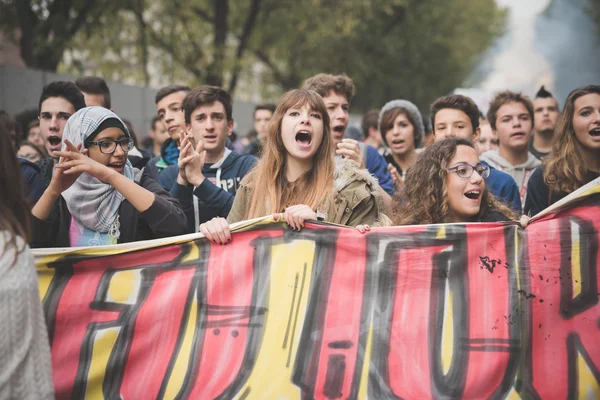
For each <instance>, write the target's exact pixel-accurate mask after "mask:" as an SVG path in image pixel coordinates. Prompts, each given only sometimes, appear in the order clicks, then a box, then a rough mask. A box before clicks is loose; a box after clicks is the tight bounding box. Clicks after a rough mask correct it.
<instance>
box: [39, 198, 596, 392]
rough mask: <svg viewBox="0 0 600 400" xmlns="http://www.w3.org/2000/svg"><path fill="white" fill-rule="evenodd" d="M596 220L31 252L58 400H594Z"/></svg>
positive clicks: (267, 222) (589, 216)
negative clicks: (224, 243)
mask: <svg viewBox="0 0 600 400" xmlns="http://www.w3.org/2000/svg"><path fill="white" fill-rule="evenodd" d="M599 208H600V190H598V188H597V187H594V188H593V189H590V190H587V191H585V192H583V193H581V194H578V195H577V196H575V198H574V199H571V200H569V201H567V202H566V204H562V203H561V204H560V205H559V206H557V207H555V208H554V209H552V210H549V211H548V212H547V213H546V214H545V215H542V216H540V217H539V218H537V219H536V220H534V221H533V222H532V223H531V224H530V225H529V226H528V227H527V228H526V229H522V228H520V227H519V226H518V225H517V224H516V223H485V224H483V223H482V224H446V225H428V226H409V227H393V228H381V229H373V230H372V231H371V232H370V233H367V234H364V235H362V234H360V233H359V232H358V231H356V230H355V229H350V228H344V227H339V226H333V225H327V224H317V223H309V224H307V227H306V229H304V230H303V231H301V232H294V231H292V230H291V229H288V228H287V227H286V225H285V224H284V223H281V222H274V221H273V219H271V218H265V219H262V220H260V221H253V222H250V223H243V224H241V225H240V226H238V229H237V233H235V234H234V235H233V240H232V242H231V243H230V244H228V245H225V246H222V245H216V244H210V243H208V242H207V241H206V240H205V239H203V238H202V237H201V236H199V235H188V236H185V237H177V238H171V239H168V240H163V241H153V242H141V243H134V244H130V245H119V246H112V247H104V248H85V249H66V250H61V251H55V250H44V251H36V255H37V264H38V271H39V277H40V292H41V297H42V299H43V303H44V311H45V314H46V318H47V323H48V332H49V336H50V342H51V346H52V365H53V377H54V384H55V390H56V396H57V398H58V399H70V398H90V399H96V398H107V399H115V398H121V399H125V400H127V399H154V398H159V399H176V398H191V399H312V398H315V399H337V398H359V399H364V398H370V399H425V398H464V399H482V398H497V399H519V398H522V399H535V398H539V399H589V398H600V384H599V382H600V373H599V370H600V340H598V338H599V337H600V336H599V331H600V306H599V305H598V295H599V292H598V288H599V285H598V283H599V282H598V281H599V280H598V273H597V265H598V260H599V255H598V231H599V230H600V213H599Z"/></svg>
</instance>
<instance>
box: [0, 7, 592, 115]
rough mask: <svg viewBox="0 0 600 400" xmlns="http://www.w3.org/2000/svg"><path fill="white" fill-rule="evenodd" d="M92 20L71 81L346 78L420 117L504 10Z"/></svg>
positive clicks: (70, 45) (266, 94)
mask: <svg viewBox="0 0 600 400" xmlns="http://www.w3.org/2000/svg"><path fill="white" fill-rule="evenodd" d="M0 1H2V0H0ZM38 1H40V2H41V0H38ZM54 1H55V2H61V0H54ZM62 1H65V2H66V0H62ZM596 1H598V0H596ZM67 3H73V4H76V3H77V1H76V0H72V1H71V2H67ZM89 12H90V13H91V14H88V15H94V20H93V23H91V24H86V25H85V26H84V28H79V29H77V30H76V33H75V34H74V36H73V37H72V38H70V40H69V41H65V43H66V44H65V45H64V47H65V48H67V51H66V55H67V56H66V57H63V58H62V60H63V62H62V64H61V67H60V69H61V70H63V71H65V72H71V73H77V74H81V73H84V72H85V73H97V74H101V75H103V76H105V77H106V78H108V79H113V80H120V81H124V82H128V83H138V84H139V83H142V84H146V85H148V84H151V85H153V86H160V85H164V84H169V83H173V82H180V83H184V82H185V83H189V84H191V85H198V84H213V85H220V86H223V87H225V88H226V89H228V90H229V91H231V92H234V91H235V90H236V88H238V87H239V86H240V82H247V81H249V80H253V79H255V78H256V79H255V80H258V81H260V82H261V84H262V85H261V86H262V96H260V97H262V98H265V99H271V100H275V99H276V98H277V97H278V96H279V95H281V93H282V92H283V91H285V90H288V89H289V88H292V87H297V86H299V85H300V84H301V83H302V81H303V80H304V79H305V78H307V77H308V76H311V75H313V74H316V73H318V72H330V73H342V72H345V73H347V74H348V75H349V76H350V77H351V78H352V79H353V80H354V81H355V83H356V85H357V96H356V98H355V101H354V108H353V109H354V110H355V111H361V110H366V109H368V108H372V107H380V106H382V105H383V104H384V103H385V102H386V101H388V100H391V99H393V98H406V99H409V100H412V101H413V102H415V103H416V104H417V105H418V106H419V107H421V108H422V109H423V108H424V107H426V106H427V105H428V104H429V103H430V102H431V101H432V100H434V99H435V98H436V97H437V96H440V95H443V94H446V93H448V92H450V91H452V90H453V89H454V88H455V87H457V86H460V85H462V83H463V82H464V81H465V79H466V78H467V76H468V75H469V74H470V73H471V71H472V70H473V68H474V66H475V65H476V64H477V62H478V61H480V57H481V55H482V54H483V53H484V51H485V50H486V49H487V48H489V46H490V45H491V44H492V42H493V41H494V40H495V39H496V38H497V37H498V36H499V35H500V34H501V33H502V32H503V27H504V21H505V17H506V13H505V11H504V10H501V9H499V8H498V7H497V5H496V1H495V0H480V1H477V2H474V1H471V0H453V1H443V2H441V1H438V0H305V1H301V2H300V1H297V0H236V1H231V0H165V1H161V0H123V1H108V2H103V8H102V10H101V12H100V11H95V14H94V13H93V12H92V11H89ZM70 15H76V13H75V12H73V13H72V14H70ZM72 24H73V22H72ZM63 53H65V51H62V52H59V54H63ZM257 74H258V77H257ZM243 89H244V90H248V89H247V87H243ZM240 94H244V93H238V97H244V96H239V95H240Z"/></svg>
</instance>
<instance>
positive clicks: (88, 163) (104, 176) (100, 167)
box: [54, 140, 118, 186]
mask: <svg viewBox="0 0 600 400" xmlns="http://www.w3.org/2000/svg"><path fill="white" fill-rule="evenodd" d="M65 144H66V145H67V148H68V151H55V152H54V154H56V155H57V156H59V157H63V158H65V159H66V160H64V161H63V162H59V163H58V164H57V165H56V168H57V169H60V170H61V171H62V173H63V175H69V176H71V177H75V179H73V181H72V182H71V184H72V183H73V182H75V180H76V179H77V178H78V177H79V176H80V175H81V174H82V173H84V172H86V173H88V174H90V175H91V176H93V177H95V178H97V179H99V180H100V181H102V182H104V183H109V180H110V178H111V177H112V176H114V175H115V174H118V172H116V171H115V170H113V169H111V168H109V167H107V166H106V165H104V164H100V163H99V162H97V161H94V160H92V159H91V158H90V157H88V156H87V152H86V154H84V153H81V152H80V151H79V149H77V148H75V146H73V144H72V143H71V142H69V141H68V140H65ZM79 148H81V147H79ZM69 186H70V185H69Z"/></svg>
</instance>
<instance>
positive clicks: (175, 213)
mask: <svg viewBox="0 0 600 400" xmlns="http://www.w3.org/2000/svg"><path fill="white" fill-rule="evenodd" d="M138 185H140V186H142V187H143V188H144V189H146V190H148V191H150V192H152V193H154V194H155V199H154V203H152V205H151V206H150V208H148V209H147V210H146V211H144V212H142V213H140V212H139V211H137V210H136V209H135V207H134V206H133V205H132V204H131V203H130V202H129V201H127V200H123V202H122V203H121V207H119V222H120V224H121V226H120V230H121V235H120V237H119V240H118V243H129V242H136V241H139V240H149V239H158V238H163V237H169V236H177V235H181V234H183V233H185V230H186V224H187V220H186V217H185V214H184V212H183V209H182V208H181V205H180V204H179V202H178V201H177V200H175V199H174V198H172V197H171V196H170V195H169V193H167V192H166V191H165V190H164V189H163V188H161V187H160V185H159V184H158V183H157V182H156V181H154V180H153V179H152V178H150V177H149V176H148V174H147V173H146V172H144V173H143V174H142V177H141V179H140V182H138ZM70 226H71V213H70V212H69V209H68V208H67V203H66V202H65V200H64V198H63V197H62V196H60V197H59V198H58V200H57V204H55V207H53V209H52V211H51V212H50V215H49V216H48V219H47V220H45V221H43V220H40V219H38V218H36V217H33V238H32V243H31V247H32V248H36V247H38V248H39V247H70V246H71V243H70V240H69V228H70Z"/></svg>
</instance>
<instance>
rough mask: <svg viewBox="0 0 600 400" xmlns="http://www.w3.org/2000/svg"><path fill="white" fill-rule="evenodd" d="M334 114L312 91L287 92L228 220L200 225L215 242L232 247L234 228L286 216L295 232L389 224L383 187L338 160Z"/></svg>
mask: <svg viewBox="0 0 600 400" xmlns="http://www.w3.org/2000/svg"><path fill="white" fill-rule="evenodd" d="M329 129H330V128H329V115H328V114H327V109H326V108H325V103H324V102H323V99H322V98H321V96H319V95H318V94H317V93H316V92H313V91H312V90H303V89H295V90H291V91H289V92H288V93H286V94H285V95H284V96H283V98H282V99H281V102H280V103H279V105H278V106H277V109H276V110H275V114H274V115H273V118H272V119H271V122H270V124H269V132H268V137H267V139H266V146H265V149H264V153H263V156H262V158H261V160H260V161H259V162H258V164H257V166H256V167H255V168H254V170H253V171H252V172H250V173H249V174H248V175H247V176H246V177H245V178H244V179H243V180H242V182H241V185H240V190H239V191H238V194H237V195H236V197H235V200H234V203H233V206H232V208H231V211H230V213H229V216H228V218H227V220H225V219H223V218H214V219H212V220H211V221H209V222H207V223H205V224H202V225H200V231H201V232H202V233H203V234H204V235H205V236H206V237H207V238H208V239H209V240H211V241H214V242H218V243H227V242H228V241H229V240H230V239H231V235H230V231H229V224H231V223H234V222H238V221H241V220H247V219H251V218H256V217H261V216H265V215H267V214H276V213H283V218H284V219H285V221H286V223H288V224H289V225H290V226H291V227H292V228H293V229H298V230H300V229H302V227H304V221H306V220H309V219H312V220H317V219H320V220H323V221H327V222H331V223H336V224H341V225H348V226H356V225H359V224H373V223H377V222H378V221H384V220H385V219H386V218H387V217H385V216H384V215H383V214H382V210H383V200H382V199H381V196H380V195H379V194H378V193H377V183H376V181H375V180H374V178H372V177H371V176H370V175H369V173H368V172H367V171H366V170H360V169H359V168H358V166H357V165H355V164H354V163H353V162H352V161H348V160H344V159H342V158H338V159H334V156H335V146H334V144H333V139H332V137H331V134H330V132H329Z"/></svg>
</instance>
